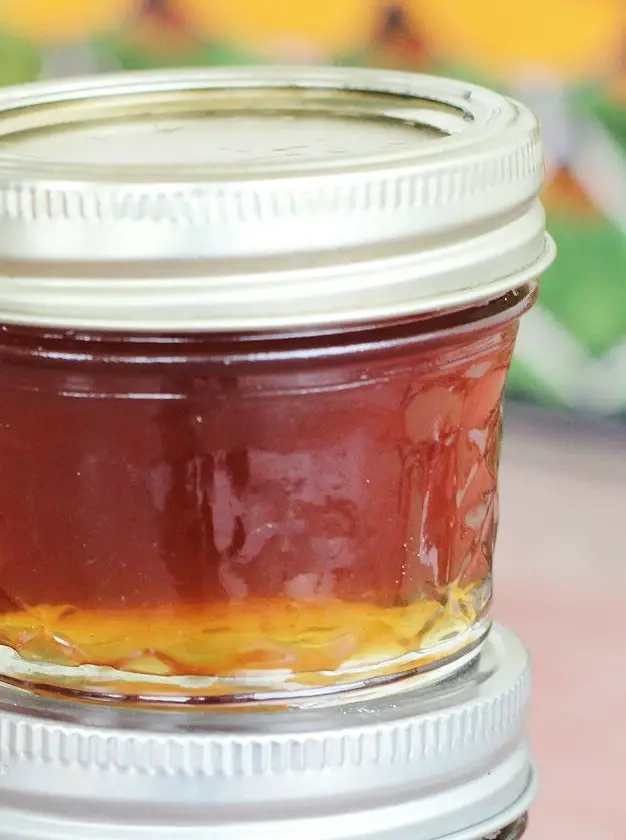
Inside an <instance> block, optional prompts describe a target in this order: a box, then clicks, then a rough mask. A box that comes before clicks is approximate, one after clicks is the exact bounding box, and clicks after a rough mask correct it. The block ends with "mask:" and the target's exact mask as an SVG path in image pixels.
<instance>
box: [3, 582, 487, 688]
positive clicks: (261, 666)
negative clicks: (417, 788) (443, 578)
mask: <svg viewBox="0 0 626 840" xmlns="http://www.w3.org/2000/svg"><path fill="white" fill-rule="evenodd" d="M481 593H482V587H481V586H478V585H474V586H472V587H468V588H466V589H464V590H462V589H460V588H457V587H454V588H453V587H450V588H449V591H448V592H447V596H446V598H445V599H442V602H439V601H437V600H435V599H432V600H427V599H424V600H420V601H417V602H415V603H413V604H411V605H408V606H402V607H379V606H374V605H371V604H367V603H346V602H342V601H337V600H334V601H333V600H328V601H325V602H323V603H304V604H303V603H299V602H294V601H290V600H287V599H268V600H259V601H256V602H250V601H246V602H245V603H242V604H238V605H232V604H230V605H210V606H205V607H179V608H166V607H162V608H152V609H136V610H134V609H129V610H116V611H106V610H102V611H100V610H98V611H96V610H93V611H85V610H78V609H75V608H73V607H72V606H37V607H32V608H31V609H29V610H28V611H24V612H12V613H5V614H4V615H2V616H1V617H0V644H1V645H5V646H8V647H10V648H12V649H13V650H14V651H16V653H18V654H19V655H20V657H21V658H22V660H25V661H27V662H31V663H33V664H34V663H37V662H38V663H42V664H44V663H45V664H56V665H61V666H65V667H67V666H81V665H97V666H103V667H109V668H115V669H117V670H120V671H125V672H131V673H135V674H138V675H139V674H144V675H149V676H156V677H175V676H200V677H218V678H222V679H228V678H231V679H232V678H237V677H238V676H241V675H250V674H251V673H254V674H256V675H262V674H270V673H271V672H274V671H282V672H285V671H286V672H289V673H291V674H293V675H294V676H295V675H297V674H298V673H306V674H307V675H311V674H313V673H316V672H318V673H319V672H329V671H331V672H339V673H340V672H342V671H345V670H347V669H353V668H355V669H357V670H358V669H359V668H362V667H369V666H375V665H377V664H383V663H384V662H387V661H389V660H396V659H398V658H399V657H403V656H407V655H410V654H414V653H419V652H420V651H421V650H423V651H424V653H425V654H427V653H428V651H429V649H432V648H433V647H435V646H436V645H438V644H440V643H441V642H444V641H453V639H454V638H455V637H456V636H460V635H461V634H463V633H464V632H465V631H467V630H469V629H470V628H471V627H472V625H473V624H475V623H476V621H477V620H478V619H479V618H480V613H481V612H482V610H483V607H484V598H482V597H481Z"/></svg>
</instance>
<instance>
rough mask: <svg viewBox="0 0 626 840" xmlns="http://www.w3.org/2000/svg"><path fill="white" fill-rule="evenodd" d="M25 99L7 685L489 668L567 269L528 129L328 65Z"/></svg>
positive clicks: (8, 246) (0, 102) (14, 254)
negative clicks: (558, 255)
mask: <svg viewBox="0 0 626 840" xmlns="http://www.w3.org/2000/svg"><path fill="white" fill-rule="evenodd" d="M0 110H1V111H2V122H1V127H0V131H1V132H2V137H1V146H0V165H1V166H0V173H1V174H0V178H1V181H0V206H1V207H2V218H1V219H0V254H1V255H2V264H3V266H4V269H3V274H4V276H3V278H2V283H1V284H0V323H1V324H2V328H1V332H0V463H1V464H2V472H1V474H0V533H1V534H2V564H1V567H0V609H1V613H0V645H1V648H0V674H1V675H2V678H3V679H4V680H5V681H7V682H11V683H14V684H18V685H22V686H26V687H30V688H34V689H37V690H41V691H53V692H59V693H65V694H70V695H72V696H78V697H91V698H98V699H114V700H117V699H120V698H127V699H128V698H135V699H141V700H143V701H146V702H148V701H149V702H158V701H168V702H200V703H201V702H222V703H223V702H227V703H237V702H252V701H260V700H262V701H265V702H279V703H285V702H303V701H304V700H306V699H307V698H311V697H319V696H320V695H328V696H334V695H336V694H337V693H339V692H343V691H347V690H348V689H357V688H359V689H366V688H367V689H372V688H376V687H377V686H381V685H386V684H387V683H389V684H391V683H394V682H395V681H398V680H400V678H407V677H418V676H421V678H422V679H425V678H426V677H425V675H426V674H431V679H432V675H435V676H436V675H442V674H444V673H448V672H449V671H450V670H451V669H454V668H457V667H460V666H461V665H463V664H464V663H465V662H467V660H468V658H469V657H471V656H473V655H475V653H476V652H477V650H478V649H479V647H480V645H481V643H482V640H483V639H484V638H485V634H486V633H487V631H488V628H489V620H488V609H489V602H490V599H491V570H492V554H493V548H494V540H495V534H496V527H497V517H498V509H497V474H498V453H499V445H500V434H501V404H502V389H503V386H504V382H505V378H506V373H507V369H508V366H509V363H510V360H511V354H512V352H513V347H514V341H515V334H516V330H517V323H518V319H519V317H520V316H521V314H522V313H523V312H524V311H525V310H526V309H527V308H528V307H529V306H530V305H531V304H532V302H533V301H534V299H535V296H536V290H537V285H536V282H537V278H538V276H539V275H540V273H541V271H542V270H543V269H545V267H546V266H547V265H548V264H549V262H550V260H551V258H552V247H551V244H550V241H549V240H548V239H547V238H546V235H545V231H544V216H543V211H542V208H541V206H540V204H539V203H538V200H537V192H538V190H539V188H540V185H541V178H542V159H541V148H540V143H539V139H538V131H537V125H536V122H535V120H534V118H533V117H532V115H531V114H530V113H529V112H528V111H526V109H524V108H523V107H522V106H520V105H518V104H516V103H513V102H511V101H509V100H507V99H505V98H503V97H500V96H499V95H496V94H493V93H490V92H488V91H485V90H483V89H481V88H478V87H474V86H471V85H467V84H464V83H457V82H453V81H448V80H442V79H435V78H430V77H423V76H413V75H410V74H400V73H389V72H379V71H363V70H349V69H306V68H304V69H303V68H299V69H272V68H265V69H260V68H255V69H254V70H245V69H241V70H224V71H216V70H203V71H180V72H176V73H171V72H168V73H150V74H129V75H126V76H120V77H106V76H105V77H101V78H99V79H87V80H78V81H66V82H62V83H44V84H39V85H35V86H29V87H24V88H21V89H13V90H8V91H6V92H3V93H2V94H0ZM398 685H399V683H398Z"/></svg>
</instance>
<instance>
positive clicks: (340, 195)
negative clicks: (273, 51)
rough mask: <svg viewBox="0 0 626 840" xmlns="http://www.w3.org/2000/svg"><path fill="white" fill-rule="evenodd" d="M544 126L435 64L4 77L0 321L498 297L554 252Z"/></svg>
mask: <svg viewBox="0 0 626 840" xmlns="http://www.w3.org/2000/svg"><path fill="white" fill-rule="evenodd" d="M542 175H543V163H542V150H541V143H540V138H539V131H538V126H537V122H536V120H535V118H534V117H533V116H532V114H531V113H530V112H529V111H528V110H527V109H526V108H525V107H523V106H522V105H519V104H518V103H516V102H513V101H511V100H509V99H507V98H505V97H503V96H501V95H499V94H496V93H492V92H490V91H487V90H484V89H483V88H480V87H477V86H474V85H471V84H467V83H463V82H457V81H451V80H447V79H441V78H435V77H429V76H422V75H415V74H408V73H399V72H392V71H380V70H365V69H354V68H271V67H266V68H260V67H255V68H252V69H245V68H238V69H205V70H178V71H167V72H164V71H161V72H148V73H129V74H125V75H119V76H102V77H94V78H87V79H79V80H68V81H55V82H45V83H38V84H35V85H28V86H23V87H16V88H12V89H5V90H3V91H2V92H0V259H1V260H2V262H3V264H4V265H5V266H6V268H5V269H4V276H3V277H2V278H1V281H2V282H1V283H0V320H2V321H4V322H7V323H21V324H35V325H41V326H47V325H55V326H61V327H84V328H87V329H88V328H95V329H110V330H126V329H128V330H142V331H154V330H167V331H207V330H209V331H212V330H223V331H231V330H263V329H268V328H274V327H297V326H300V325H303V324H306V325H320V324H340V323H346V322H363V321H371V320H373V319H376V318H387V317H390V318H393V317H403V316H407V315H414V314H419V313H428V312H433V311H435V310H438V309H441V308H447V307H451V308H452V307H458V306H464V305H470V304H472V303H475V302H478V301H482V300H486V299H489V298H492V297H494V296H496V295H499V294H502V293H504V292H506V291H508V290H510V289H512V288H515V287H517V286H520V285H522V284H523V283H524V282H526V281H528V280H529V279H534V278H535V277H537V276H538V275H539V274H540V273H541V271H542V270H543V269H544V268H545V267H546V266H547V265H548V264H549V262H550V261H551V259H552V253H553V249H552V245H551V243H550V241H549V239H547V237H546V234H545V227H544V214H543V210H542V208H541V206H540V203H539V202H538V199H537V194H538V191H539V188H540V185H541V180H542Z"/></svg>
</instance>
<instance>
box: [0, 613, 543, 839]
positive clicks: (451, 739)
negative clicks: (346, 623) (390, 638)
mask: <svg viewBox="0 0 626 840" xmlns="http://www.w3.org/2000/svg"><path fill="white" fill-rule="evenodd" d="M529 688H530V670H529V660H528V655H527V653H526V651H525V649H524V648H523V646H522V645H521V643H520V642H519V641H518V640H517V638H516V637H515V636H514V635H513V634H512V633H510V632H509V631H507V630H505V629H504V628H502V627H499V626H497V625H496V626H494V628H493V629H492V631H491V633H490V636H489V637H488V639H487V641H486V642H485V645H484V647H483V649H482V651H481V654H480V656H479V657H478V658H477V659H475V660H474V662H473V663H472V664H471V665H470V666H468V668H467V670H466V672H465V673H462V674H460V675H458V676H456V677H454V678H450V679H446V680H443V681H442V682H440V683H439V684H436V685H432V686H430V687H428V688H421V689H419V690H417V691H413V690H406V691H404V692H401V693H398V694H396V695H394V696H392V697H387V698H386V699H385V698H380V699H377V700H368V701H365V702H360V703H359V702H357V703H354V704H351V705H345V706H337V707H330V708H324V709H301V710H296V711H294V710H291V711H288V712H286V711H266V712H256V713H251V712H247V711H246V712H232V711H227V712H224V713H219V712H208V713H204V712H201V711H171V712H163V711H147V710H134V711H133V710H131V709H130V708H128V707H126V708H111V707H108V708H107V707H99V706H91V705H88V704H77V703H75V702H74V701H58V700H57V701H53V700H45V699H42V698H36V697H33V696H32V695H29V694H26V693H24V692H19V691H16V690H10V689H6V688H5V689H2V690H1V691H0V769H1V775H0V812H1V814H2V819H1V820H0V838H2V840H9V839H10V840H44V838H45V840H78V838H80V840H84V838H86V837H87V838H90V840H100V838H102V840H138V838H144V837H145V838H147V837H150V838H151V840H174V839H175V840H206V838H210V840H252V838H254V840H293V838H295V837H302V838H306V840H440V838H446V840H478V838H483V837H487V836H488V835H489V834H490V833H491V832H496V831H498V830H499V829H501V828H503V827H504V826H507V825H509V824H510V823H513V822H514V821H515V820H516V819H517V817H519V816H520V815H521V814H523V813H524V812H525V811H526V810H527V808H528V805H529V803H530V801H531V799H532V798H533V796H534V791H535V782H536V780H535V774H534V770H533V767H532V764H531V760H530V755H529V748H528V742H527V736H526V731H525V720H526V713H527V706H528V698H529Z"/></svg>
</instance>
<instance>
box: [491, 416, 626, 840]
mask: <svg viewBox="0 0 626 840" xmlns="http://www.w3.org/2000/svg"><path fill="white" fill-rule="evenodd" d="M505 428H506V429H507V431H506V436H505V445H504V449H503V461H502V473H501V487H502V518H501V528H500V533H499V537H498V548H497V554H496V562H495V593H496V607H495V611H494V612H495V617H496V618H497V619H498V620H499V621H501V622H503V623H505V624H508V625H509V626H510V627H511V628H512V629H514V630H515V631H516V632H517V633H518V634H519V635H520V636H521V637H522V639H523V640H524V641H525V643H526V644H527V645H528V646H529V648H530V650H531V652H532V655H533V662H534V668H535V679H534V687H535V693H534V700H533V710H532V716H531V733H532V740H533V746H534V749H535V753H536V758H537V761H538V763H539V768H540V772H541V792H540V795H539V798H538V800H537V803H536V805H535V806H534V807H533V809H532V811H531V827H530V829H529V832H528V840H625V838H626V653H625V649H626V552H625V550H624V544H625V541H626V432H622V433H618V432H611V433H610V434H604V435H599V434H597V433H596V434H594V433H592V432H581V431H576V430H574V429H572V428H571V427H568V425H567V424H564V423H559V424H557V425H555V424H554V423H551V422H548V421H546V422H544V423H541V422H539V421H538V420H537V419H536V418H535V420H534V421H533V422H532V423H531V424H529V423H528V422H523V423H520V422H519V421H516V418H515V417H513V418H512V419H511V422H509V424H508V427H505Z"/></svg>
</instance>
